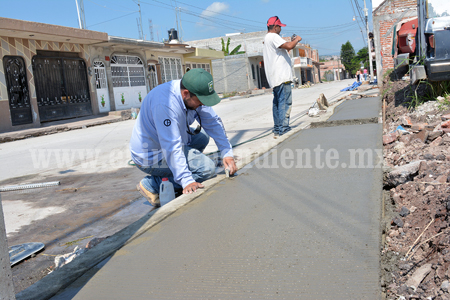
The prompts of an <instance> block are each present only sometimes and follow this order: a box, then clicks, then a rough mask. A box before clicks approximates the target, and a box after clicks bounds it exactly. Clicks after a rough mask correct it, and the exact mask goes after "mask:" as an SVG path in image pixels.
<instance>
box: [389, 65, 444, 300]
mask: <svg viewBox="0 0 450 300" xmlns="http://www.w3.org/2000/svg"><path fill="white" fill-rule="evenodd" d="M388 77H389V76H386V77H385V81H383V90H382V95H383V97H384V100H385V101H386V103H387V106H386V119H385V124H384V136H383V142H384V144H385V146H384V160H385V166H386V172H385V175H386V178H387V179H386V180H385V197H384V198H385V201H384V202H385V211H384V216H385V218H384V221H385V225H384V226H383V245H382V251H381V257H382V279H381V285H382V289H383V294H384V296H385V297H386V299H436V300H439V299H450V294H449V290H450V286H449V278H450V227H449V221H450V151H449V149H450V130H448V128H446V125H445V124H446V122H447V123H448V121H447V119H446V118H448V115H447V116H445V115H446V114H448V113H449V112H450V110H448V108H447V110H440V109H442V105H440V103H439V102H438V101H428V102H425V103H424V104H422V105H420V106H418V107H416V108H414V109H413V106H414V105H412V104H414V103H411V99H412V98H411V95H412V94H411V91H412V93H413V94H414V93H416V92H417V91H419V90H420V91H421V92H424V91H425V90H426V88H422V87H419V88H418V87H417V86H410V85H409V83H408V81H403V80H397V81H392V79H393V77H395V74H394V75H392V76H391V77H390V78H388ZM394 79H395V78H394ZM424 93H425V92H424ZM399 126H401V127H399Z"/></svg>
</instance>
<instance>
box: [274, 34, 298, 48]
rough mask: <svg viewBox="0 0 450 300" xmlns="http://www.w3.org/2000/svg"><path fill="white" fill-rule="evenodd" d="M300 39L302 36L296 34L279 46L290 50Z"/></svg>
mask: <svg viewBox="0 0 450 300" xmlns="http://www.w3.org/2000/svg"><path fill="white" fill-rule="evenodd" d="M301 40H302V38H301V37H299V36H298V35H297V36H296V37H295V39H294V40H293V41H290V42H285V43H284V44H282V45H281V46H280V47H279V48H283V49H286V50H287V51H290V50H292V49H294V48H295V46H296V45H297V43H298V42H300V41H301Z"/></svg>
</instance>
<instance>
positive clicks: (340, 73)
mask: <svg viewBox="0 0 450 300" xmlns="http://www.w3.org/2000/svg"><path fill="white" fill-rule="evenodd" d="M320 77H321V78H322V79H323V80H326V81H332V80H342V79H345V78H346V73H345V66H344V65H343V64H342V62H341V60H340V59H338V58H336V59H332V60H328V61H324V62H322V64H321V65H320Z"/></svg>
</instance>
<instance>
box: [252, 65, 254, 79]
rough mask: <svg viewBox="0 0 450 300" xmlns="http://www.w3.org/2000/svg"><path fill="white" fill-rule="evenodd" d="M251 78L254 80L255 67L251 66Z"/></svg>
mask: <svg viewBox="0 0 450 300" xmlns="http://www.w3.org/2000/svg"><path fill="white" fill-rule="evenodd" d="M252 78H253V79H255V66H254V65H253V64H252Z"/></svg>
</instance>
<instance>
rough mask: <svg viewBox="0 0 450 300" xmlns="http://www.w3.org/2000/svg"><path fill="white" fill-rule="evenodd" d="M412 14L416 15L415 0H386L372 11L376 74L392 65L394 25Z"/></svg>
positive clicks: (379, 74)
mask: <svg viewBox="0 0 450 300" xmlns="http://www.w3.org/2000/svg"><path fill="white" fill-rule="evenodd" d="M414 16H417V0H386V1H385V2H383V3H382V4H381V5H380V6H379V7H378V8H377V9H376V10H374V11H373V26H374V39H375V55H376V61H377V75H378V76H382V74H383V73H384V72H385V71H386V70H388V69H392V68H393V67H394V59H393V57H392V42H393V34H394V25H396V24H397V23H398V22H400V21H401V20H404V19H408V18H411V17H414ZM378 78H380V77H378Z"/></svg>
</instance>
